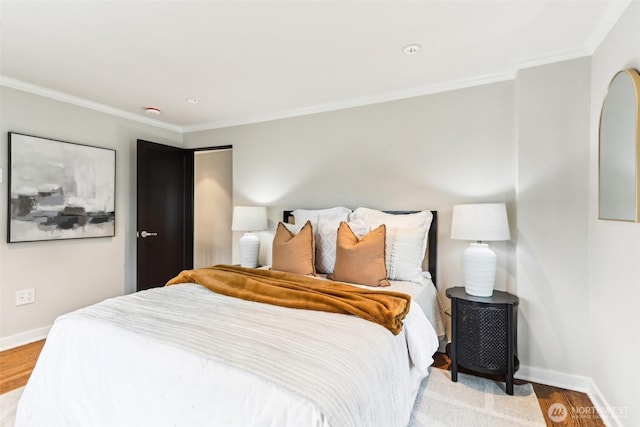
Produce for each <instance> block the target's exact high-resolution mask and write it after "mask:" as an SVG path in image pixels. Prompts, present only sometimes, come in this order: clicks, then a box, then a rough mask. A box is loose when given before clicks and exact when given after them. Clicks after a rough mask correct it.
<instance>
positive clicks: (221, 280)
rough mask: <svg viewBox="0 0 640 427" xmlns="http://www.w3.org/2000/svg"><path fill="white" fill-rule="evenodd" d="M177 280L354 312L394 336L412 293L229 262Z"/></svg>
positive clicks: (319, 308)
mask: <svg viewBox="0 0 640 427" xmlns="http://www.w3.org/2000/svg"><path fill="white" fill-rule="evenodd" d="M179 283H198V284H200V285H203V286H205V287H207V288H208V289H210V290H212V291H213V292H216V293H219V294H223V295H227V296H232V297H236V298H242V299H246V300H249V301H256V302H262V303H267V304H273V305H279V306H282V307H290V308H300V309H306V310H316V311H328V312H332V313H343V314H353V315H355V316H358V317H361V318H363V319H366V320H369V321H372V322H376V323H379V324H380V325H382V326H384V327H385V328H387V329H389V330H390V331H391V332H393V334H395V335H397V334H399V333H400V331H401V330H402V320H403V319H404V318H405V316H406V315H407V313H408V311H409V305H410V303H411V296H409V295H406V294H403V293H400V292H391V291H374V290H368V289H361V288H357V287H355V286H349V285H345V284H343V283H339V282H332V281H328V280H319V279H314V278H312V277H307V276H302V275H299V274H294V273H284V272H281V271H271V270H258V269H252V268H243V267H235V266H230V265H216V266H213V267H208V268H199V269H195V270H185V271H183V272H181V273H180V274H179V275H178V276H176V277H174V278H173V279H171V280H170V281H169V282H167V286H170V285H176V284H179Z"/></svg>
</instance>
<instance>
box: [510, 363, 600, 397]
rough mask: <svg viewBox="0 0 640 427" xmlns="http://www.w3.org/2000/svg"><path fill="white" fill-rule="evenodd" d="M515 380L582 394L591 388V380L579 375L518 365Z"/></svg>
mask: <svg viewBox="0 0 640 427" xmlns="http://www.w3.org/2000/svg"><path fill="white" fill-rule="evenodd" d="M515 378H518V379H520V380H525V381H531V382H534V383H540V384H546V385H550V386H553V387H559V388H566V389H569V390H575V391H579V392H582V393H588V392H589V389H590V388H591V384H592V381H591V378H588V377H583V376H581V375H572V374H566V373H564V372H558V371H551V370H549V369H541V368H533V367H531V366H523V365H520V369H518V371H517V372H516V374H515Z"/></svg>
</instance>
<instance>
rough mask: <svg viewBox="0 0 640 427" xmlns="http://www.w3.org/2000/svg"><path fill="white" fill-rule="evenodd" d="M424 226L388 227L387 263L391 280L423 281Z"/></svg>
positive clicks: (388, 275)
mask: <svg viewBox="0 0 640 427" xmlns="http://www.w3.org/2000/svg"><path fill="white" fill-rule="evenodd" d="M424 234H425V233H424V229H422V228H392V227H387V236H386V243H385V249H386V250H385V264H386V266H387V277H388V278H389V279H391V280H407V281H410V282H417V283H422V278H423V276H422V259H423V258H424V257H423V256H422V243H423V241H424Z"/></svg>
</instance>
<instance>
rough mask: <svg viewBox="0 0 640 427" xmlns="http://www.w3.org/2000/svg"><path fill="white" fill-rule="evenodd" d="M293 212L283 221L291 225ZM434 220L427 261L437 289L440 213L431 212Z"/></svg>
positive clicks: (285, 212) (407, 212) (430, 231)
mask: <svg viewBox="0 0 640 427" xmlns="http://www.w3.org/2000/svg"><path fill="white" fill-rule="evenodd" d="M292 212H293V211H283V213H282V221H283V222H286V223H290V222H291V220H292V219H293V214H292ZM384 212H386V213H389V214H394V215H403V214H410V213H416V212H420V211H384ZM431 213H432V214H433V219H432V220H431V228H429V232H428V233H427V252H428V253H427V261H428V263H429V273H430V274H431V281H432V282H433V285H434V286H436V287H437V282H436V280H437V277H438V276H437V274H436V273H437V271H438V211H431Z"/></svg>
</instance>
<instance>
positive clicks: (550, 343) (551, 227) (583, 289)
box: [516, 58, 590, 387]
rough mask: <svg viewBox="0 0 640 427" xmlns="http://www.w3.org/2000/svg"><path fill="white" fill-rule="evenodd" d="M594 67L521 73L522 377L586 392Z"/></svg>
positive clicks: (577, 63) (582, 62) (578, 64)
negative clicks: (525, 366)
mask: <svg viewBox="0 0 640 427" xmlns="http://www.w3.org/2000/svg"><path fill="white" fill-rule="evenodd" d="M589 67H590V60H589V59H588V58H586V59H578V60H574V61H566V62H561V63H557V64H551V65H545V66H542V67H536V68H530V69H526V70H522V71H520V72H519V73H518V76H517V89H516V92H517V110H518V111H517V117H518V120H517V124H516V126H517V130H518V199H517V200H518V203H517V206H518V236H517V266H518V268H517V278H518V291H517V293H518V296H519V297H520V298H521V315H520V324H519V328H520V331H521V333H520V342H519V349H520V352H521V354H522V355H523V359H524V362H525V363H526V365H527V369H525V370H523V371H522V372H521V373H520V375H523V374H524V375H525V376H529V377H530V378H533V379H536V380H538V381H539V382H543V383H546V384H555V385H559V386H567V385H572V384H576V383H580V384H581V386H582V387H585V386H586V385H587V380H586V376H588V375H589V372H590V360H589V358H588V357H585V354H587V350H588V343H587V338H588V336H589V328H588V324H589V323H588V322H589V310H588V306H589V299H588V297H589V280H588V274H587V271H588V236H587V230H588V217H589V87H590V80H589V74H590V73H589V69H590V68H589ZM525 331H528V333H527V332H525ZM525 357H526V358H525ZM540 370H542V372H541V371H540Z"/></svg>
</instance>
